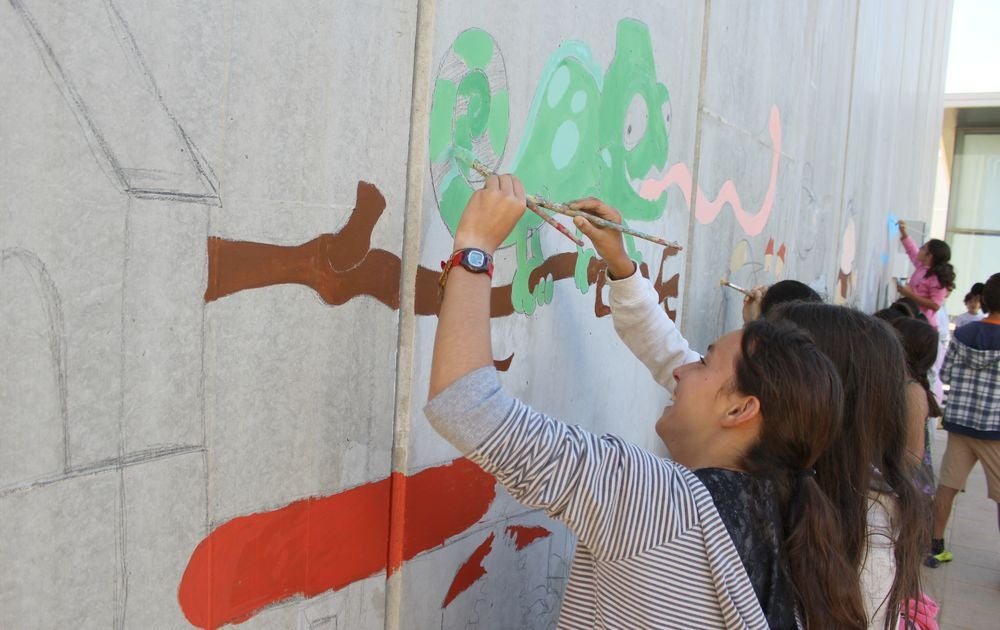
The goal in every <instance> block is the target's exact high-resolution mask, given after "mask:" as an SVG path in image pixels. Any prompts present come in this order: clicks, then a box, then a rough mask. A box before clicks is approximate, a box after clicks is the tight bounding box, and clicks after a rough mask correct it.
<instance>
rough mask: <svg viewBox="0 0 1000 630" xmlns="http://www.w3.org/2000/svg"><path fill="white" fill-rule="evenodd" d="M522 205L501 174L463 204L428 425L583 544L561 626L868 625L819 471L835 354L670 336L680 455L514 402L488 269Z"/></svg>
mask: <svg viewBox="0 0 1000 630" xmlns="http://www.w3.org/2000/svg"><path fill="white" fill-rule="evenodd" d="M524 211H525V195H524V189H523V186H521V184H520V182H519V181H518V180H517V178H515V177H512V176H509V175H503V176H500V177H495V176H493V177H489V178H487V180H486V186H485V188H484V189H483V190H481V191H477V192H476V193H474V194H473V196H472V199H471V200H470V201H469V204H468V205H467V206H466V208H465V211H464V213H463V215H462V217H461V219H460V221H459V225H458V228H457V230H456V234H455V251H456V253H455V254H453V255H452V257H451V258H450V260H453V261H454V260H460V263H459V264H453V265H446V268H445V271H444V276H443V278H442V284H444V290H443V300H442V304H441V309H440V313H439V322H438V328H437V333H436V338H435V345H434V358H433V362H432V367H431V380H430V399H431V400H430V401H429V402H428V404H427V407H426V408H425V413H426V414H427V417H428V419H429V420H430V421H431V423H432V425H433V426H434V427H435V429H437V431H438V432H439V433H440V434H441V435H443V436H444V437H445V438H446V439H448V440H449V441H451V442H452V444H454V445H455V446H456V447H458V448H459V449H460V450H462V451H463V452H464V453H467V454H468V457H469V458H470V459H472V461H474V462H476V463H477V464H478V465H480V466H481V467H482V468H483V469H484V470H486V471H487V472H489V473H491V474H493V475H494V476H495V477H496V478H497V481H498V482H499V483H500V484H501V485H503V486H504V487H505V488H506V489H507V491H508V492H509V493H510V494H511V495H512V496H513V497H514V498H515V499H517V500H519V501H521V502H522V503H524V504H525V505H528V506H531V507H539V508H542V509H544V510H545V511H546V513H547V514H548V515H550V516H551V517H552V518H555V519H558V520H560V521H562V522H564V523H565V524H566V525H567V526H568V527H569V528H570V529H571V530H572V531H573V532H574V534H575V535H576V536H577V539H578V541H577V547H576V552H575V557H574V560H573V565H572V569H571V574H570V580H569V584H568V586H567V589H566V594H565V597H564V600H563V603H562V609H561V612H560V619H559V626H560V627H565V628H593V627H602V628H603V627H610V628H760V629H762V630H763V629H764V628H769V627H770V628H795V627H800V626H803V625H804V626H805V627H807V628H864V627H865V626H866V625H867V620H866V615H865V610H864V606H863V603H862V600H861V594H860V589H859V586H858V579H857V573H856V571H855V569H854V567H853V566H852V565H851V562H850V558H849V557H848V555H847V553H845V551H844V549H845V539H844V537H843V535H842V526H841V522H840V518H839V515H838V514H837V511H836V509H835V505H834V503H833V502H832V501H831V500H830V498H829V497H828V496H827V494H826V493H825V492H824V491H823V489H822V487H821V484H820V482H819V477H818V474H819V471H818V470H817V468H816V465H817V463H818V461H819V459H820V457H821V456H822V455H823V453H824V451H825V450H826V449H827V448H828V447H829V446H830V444H831V443H832V442H833V441H834V440H836V439H837V436H838V435H839V433H840V430H841V423H842V405H843V401H844V395H843V390H842V387H841V383H840V378H839V376H838V374H837V370H836V368H835V367H834V366H833V364H832V363H831V361H830V359H829V358H828V357H827V356H826V355H825V354H823V353H822V352H821V351H820V350H819V349H818V348H817V347H816V346H815V344H814V343H813V341H812V340H811V339H810V338H809V336H808V335H807V334H805V333H803V332H802V331H800V330H798V329H797V328H795V327H794V326H792V325H790V324H787V323H783V322H777V323H776V322H771V321H766V320H762V321H755V322H751V323H750V324H749V325H748V326H747V327H746V328H745V329H743V330H739V331H734V332H731V333H729V334H726V335H723V336H722V337H721V338H719V339H718V340H717V341H716V342H715V343H714V344H712V346H710V347H709V350H708V353H707V354H706V355H705V356H704V357H701V356H699V355H695V354H694V353H691V352H690V350H689V349H688V347H687V344H686V343H685V342H683V339H682V338H680V336H679V335H676V334H675V333H676V329H673V330H671V329H670V328H669V327H670V326H672V323H669V324H665V326H666V328H664V330H663V331H662V332H665V333H666V334H665V335H664V336H662V337H661V338H663V339H666V340H668V341H669V343H671V344H674V345H671V346H670V347H669V348H668V349H667V351H668V354H669V355H670V357H672V359H681V360H676V361H674V360H672V359H670V360H668V362H669V363H670V364H671V365H670V366H666V365H661V366H659V367H660V368H661V369H668V371H669V372H670V384H669V387H668V388H669V389H670V390H671V391H672V392H673V394H674V404H673V405H671V406H669V407H667V408H666V409H665V410H664V412H663V415H662V416H661V417H660V419H659V420H658V421H657V422H656V431H657V434H658V435H659V437H660V438H661V439H662V441H663V443H664V444H665V445H666V446H667V448H668V449H669V450H670V453H671V457H670V458H663V457H658V456H656V455H653V454H652V453H649V452H646V451H644V450H642V449H640V448H638V447H636V446H633V445H630V444H628V443H626V442H625V441H623V440H622V439H620V438H618V437H615V436H613V435H604V436H597V435H594V434H591V433H589V432H587V431H585V430H583V429H581V428H580V427H578V426H571V425H568V424H564V423H562V422H559V421H557V420H555V419H553V418H550V417H548V416H546V415H544V414H542V413H539V412H537V411H534V410H532V409H531V408H530V407H528V406H527V405H525V404H524V403H522V402H521V401H519V400H517V399H515V398H513V397H511V396H509V395H508V394H506V393H505V392H504V389H503V387H502V386H501V385H500V383H499V380H498V377H497V374H496V371H495V369H494V368H493V367H492V354H491V346H490V316H489V310H490V307H489V302H490V277H489V272H490V271H491V265H489V264H486V263H488V261H489V256H490V255H491V254H492V253H493V252H494V251H495V250H496V248H497V247H499V245H500V244H501V243H502V242H503V240H504V239H505V238H506V236H507V235H508V234H509V232H510V231H511V230H512V229H513V227H514V225H515V224H516V223H517V221H518V219H519V218H520V217H521V215H522V214H523V213H524ZM578 225H579V224H578ZM615 234H618V235H619V237H620V233H618V232H616V233H615ZM484 261H486V262H484ZM640 280H641V278H640ZM647 286H648V285H647ZM650 290H652V289H651V287H650ZM655 302H656V300H655V298H654V300H653V304H654V305H655ZM661 312H662V311H661ZM664 319H665V321H666V322H670V320H669V319H667V318H666V317H664ZM616 325H617V322H616ZM683 359H693V360H690V361H686V360H683Z"/></svg>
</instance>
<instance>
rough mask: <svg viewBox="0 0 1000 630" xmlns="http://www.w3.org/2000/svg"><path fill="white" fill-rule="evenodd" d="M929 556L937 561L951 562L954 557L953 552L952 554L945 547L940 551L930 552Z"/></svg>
mask: <svg viewBox="0 0 1000 630" xmlns="http://www.w3.org/2000/svg"><path fill="white" fill-rule="evenodd" d="M931 557H932V558H934V559H935V560H937V561H938V562H951V561H952V560H954V559H955V556H954V554H952V553H951V552H950V551H948V550H947V549H945V550H944V551H942V552H941V553H934V554H931Z"/></svg>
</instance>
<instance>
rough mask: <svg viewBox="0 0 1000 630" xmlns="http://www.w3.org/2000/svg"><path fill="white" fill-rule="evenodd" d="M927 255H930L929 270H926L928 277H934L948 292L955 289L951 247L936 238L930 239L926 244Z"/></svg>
mask: <svg viewBox="0 0 1000 630" xmlns="http://www.w3.org/2000/svg"><path fill="white" fill-rule="evenodd" d="M926 247H927V253H929V254H930V255H931V264H930V266H929V267H930V268H929V269H928V270H927V275H928V276H934V277H935V278H937V280H938V284H940V285H941V287H942V288H945V289H948V290H949V291H951V290H953V289H954V288H955V268H954V267H952V266H951V264H950V263H949V261H950V260H951V247H949V246H948V243H945V242H944V241H942V240H940V239H936V238H932V239H931V240H929V241H927V243H926Z"/></svg>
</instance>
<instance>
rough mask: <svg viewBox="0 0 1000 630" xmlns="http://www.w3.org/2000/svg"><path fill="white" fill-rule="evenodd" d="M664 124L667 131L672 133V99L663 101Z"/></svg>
mask: <svg viewBox="0 0 1000 630" xmlns="http://www.w3.org/2000/svg"><path fill="white" fill-rule="evenodd" d="M663 126H664V128H665V130H666V132H667V133H668V134H669V133H670V101H664V103H663Z"/></svg>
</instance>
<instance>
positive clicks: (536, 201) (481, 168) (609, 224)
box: [453, 147, 683, 251]
mask: <svg viewBox="0 0 1000 630" xmlns="http://www.w3.org/2000/svg"><path fill="white" fill-rule="evenodd" d="M453 155H454V156H455V158H456V159H459V160H462V162H464V163H465V164H466V165H468V166H469V167H470V168H472V169H474V170H475V171H476V172H477V173H479V174H480V175H482V176H483V177H489V176H490V175H496V173H495V172H494V171H492V170H490V169H489V168H488V167H487V166H485V165H484V164H483V163H482V162H480V161H479V160H477V159H476V157H475V155H473V154H472V152H471V151H469V150H468V149H463V148H462V147H454V148H453ZM525 197H527V200H528V208H530V209H531V210H532V211H534V212H535V213H536V214H538V215H539V216H541V217H542V218H543V219H545V222H546V223H549V224H550V225H551V224H555V226H556V229H558V230H559V231H560V232H563V233H564V234H566V235H567V236H569V237H570V238H572V239H573V240H574V241H578V240H579V239H577V238H576V237H575V236H572V235H570V234H569V233H568V231H565V228H564V227H563V226H562V224H560V223H556V222H555V221H554V220H553V219H552V217H549V216H547V215H545V214H544V213H542V212H540V211H539V210H537V209H536V208H532V206H533V205H536V206H540V207H542V208H545V209H547V210H551V211H553V212H558V213H559V214H564V215H566V216H569V217H583V218H585V219H587V220H588V221H590V222H591V223H593V224H594V225H597V226H599V227H605V228H611V229H612V230H618V231H619V232H623V233H625V234H630V235H632V236H635V237H636V238H641V239H644V240H647V241H650V242H652V243H656V244H657V245H663V246H664V247H673V248H674V249H676V250H678V251H680V250H681V249H683V248H682V247H681V246H680V245H679V244H677V243H674V242H672V241H667V240H664V239H662V238H660V237H659V236H654V235H652V234H646V233H645V232H640V231H639V230H633V229H632V228H630V227H626V226H624V225H622V224H620V223H615V222H614V221H608V220H607V219H604V218H602V217H598V216H595V215H593V214H590V213H589V212H583V211H582V210H574V209H573V208H570V207H569V206H567V205H566V204H564V203H556V202H554V201H549V200H548V199H546V198H545V197H541V196H539V195H532V194H528V195H525ZM582 245H583V244H582V243H581V247H582Z"/></svg>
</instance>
